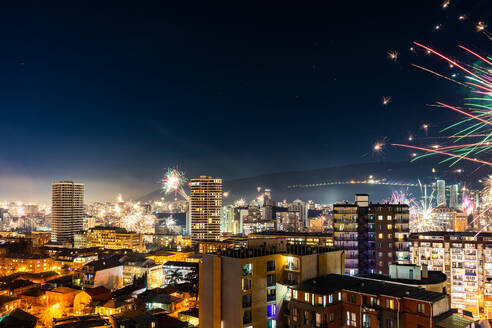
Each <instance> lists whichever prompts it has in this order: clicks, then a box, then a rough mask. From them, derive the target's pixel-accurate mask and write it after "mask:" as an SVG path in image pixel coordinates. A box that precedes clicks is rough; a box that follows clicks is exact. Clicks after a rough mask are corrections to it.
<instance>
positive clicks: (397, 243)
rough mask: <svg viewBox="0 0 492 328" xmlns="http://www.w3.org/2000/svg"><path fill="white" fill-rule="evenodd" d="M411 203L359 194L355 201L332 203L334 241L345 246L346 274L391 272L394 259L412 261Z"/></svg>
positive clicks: (337, 245) (335, 244) (337, 244)
mask: <svg viewBox="0 0 492 328" xmlns="http://www.w3.org/2000/svg"><path fill="white" fill-rule="evenodd" d="M408 235H409V210H408V204H372V203H369V195H367V194H356V195H355V202H354V203H353V204H349V203H344V204H335V205H333V244H334V246H335V247H337V248H341V249H343V250H345V274H347V275H351V276H354V275H359V274H367V273H380V274H388V273H389V265H390V264H391V263H394V262H396V263H402V264H407V263H410V242H409V239H408Z"/></svg>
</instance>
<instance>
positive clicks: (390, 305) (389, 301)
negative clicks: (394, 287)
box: [386, 298, 395, 310]
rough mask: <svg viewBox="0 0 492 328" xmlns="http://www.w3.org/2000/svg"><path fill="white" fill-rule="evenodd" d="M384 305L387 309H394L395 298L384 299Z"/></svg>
mask: <svg viewBox="0 0 492 328" xmlns="http://www.w3.org/2000/svg"><path fill="white" fill-rule="evenodd" d="M386 307H387V308H388V309H391V310H394V309H395V300H393V299H391V298H388V299H387V300H386Z"/></svg>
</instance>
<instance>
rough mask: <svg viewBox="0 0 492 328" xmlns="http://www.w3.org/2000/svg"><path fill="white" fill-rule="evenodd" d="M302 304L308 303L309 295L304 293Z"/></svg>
mask: <svg viewBox="0 0 492 328" xmlns="http://www.w3.org/2000/svg"><path fill="white" fill-rule="evenodd" d="M304 302H309V293H304Z"/></svg>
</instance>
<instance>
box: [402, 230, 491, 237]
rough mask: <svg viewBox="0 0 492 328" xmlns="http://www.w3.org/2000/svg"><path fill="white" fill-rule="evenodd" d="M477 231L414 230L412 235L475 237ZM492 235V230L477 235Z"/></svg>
mask: <svg viewBox="0 0 492 328" xmlns="http://www.w3.org/2000/svg"><path fill="white" fill-rule="evenodd" d="M475 235H477V232H476V231H466V232H454V231H429V232H414V233H412V234H411V236H462V237H474V236H475ZM480 236H482V237H492V232H481V233H480V234H479V235H478V236H477V237H480Z"/></svg>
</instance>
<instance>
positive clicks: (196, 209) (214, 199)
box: [190, 175, 222, 245]
mask: <svg viewBox="0 0 492 328" xmlns="http://www.w3.org/2000/svg"><path fill="white" fill-rule="evenodd" d="M190 187H191V197H190V210H191V241H192V243H193V245H197V244H198V243H199V242H200V241H214V240H219V238H220V220H221V210H222V179H215V178H212V177H210V176H203V175H202V176H200V178H198V179H192V180H191V184H190Z"/></svg>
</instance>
